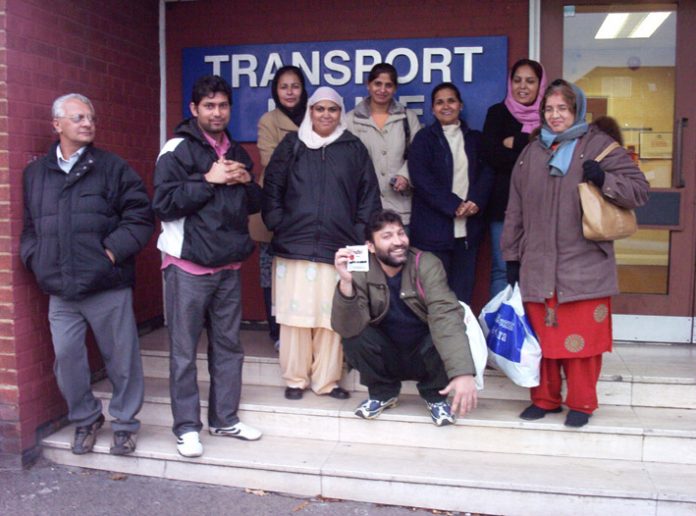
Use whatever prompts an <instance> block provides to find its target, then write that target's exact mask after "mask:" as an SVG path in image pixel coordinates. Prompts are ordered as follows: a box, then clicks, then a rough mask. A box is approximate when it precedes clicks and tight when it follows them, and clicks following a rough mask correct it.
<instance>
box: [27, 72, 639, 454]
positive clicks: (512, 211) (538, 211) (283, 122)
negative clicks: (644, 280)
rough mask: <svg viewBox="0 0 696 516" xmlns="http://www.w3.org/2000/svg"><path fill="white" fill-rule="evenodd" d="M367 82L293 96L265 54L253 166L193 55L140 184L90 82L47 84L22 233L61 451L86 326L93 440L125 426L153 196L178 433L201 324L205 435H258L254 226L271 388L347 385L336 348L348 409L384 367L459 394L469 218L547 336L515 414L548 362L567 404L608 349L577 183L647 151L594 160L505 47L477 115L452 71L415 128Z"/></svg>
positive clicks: (597, 148)
mask: <svg viewBox="0 0 696 516" xmlns="http://www.w3.org/2000/svg"><path fill="white" fill-rule="evenodd" d="M366 85H367V91H368V96H367V97H366V98H365V99H364V100H362V101H361V102H360V103H359V104H358V105H357V106H356V107H355V109H354V110H352V111H351V112H349V113H346V110H345V106H344V103H343V99H342V98H341V97H340V95H339V94H338V93H337V92H336V91H335V90H333V89H332V88H329V87H319V88H317V89H316V90H315V91H314V92H313V93H312V95H311V96H309V92H308V91H307V88H306V83H305V80H304V76H303V74H302V71H301V70H300V69H299V68H297V67H294V66H284V67H282V68H280V69H279V70H278V72H277V73H276V74H275V78H274V79H273V82H272V87H271V90H272V91H271V94H272V96H273V99H274V101H275V103H276V107H275V109H274V110H272V111H270V112H268V113H266V114H265V115H263V117H262V118H261V120H260V121H259V124H258V128H259V136H258V148H259V151H260V155H261V162H262V166H263V170H262V174H261V175H260V177H259V178H255V177H254V176H253V175H252V172H251V170H252V160H251V158H250V157H249V155H248V154H247V153H246V152H245V150H244V149H243V148H242V147H241V145H239V144H238V143H237V142H235V141H234V140H233V139H232V138H231V137H230V134H229V132H228V130H227V126H228V124H229V121H230V112H231V109H232V93H231V88H230V86H229V84H228V83H227V82H226V81H225V80H224V79H222V78H220V77H218V76H204V77H201V78H200V79H199V80H198V81H196V83H195V85H194V87H193V92H192V97H191V102H190V110H191V113H192V117H191V118H188V119H186V120H184V121H183V122H181V123H180V124H179V125H178V126H177V128H176V129H175V134H174V137H173V138H172V139H170V140H169V141H168V142H167V143H166V144H165V145H164V147H163V148H162V150H161V152H160V155H159V157H158V159H157V163H156V168H155V178H154V199H153V201H152V203H150V201H149V199H148V197H147V195H146V193H145V189H144V188H143V185H142V182H141V180H140V179H139V178H138V176H137V174H136V173H135V172H134V171H133V170H132V169H131V168H130V167H129V166H128V165H127V164H126V163H125V162H124V161H123V160H121V159H120V158H118V157H116V156H114V155H113V154H110V153H108V152H105V151H102V150H99V149H97V148H95V147H94V146H93V145H92V141H93V139H94V129H95V114H94V108H93V106H92V104H91V103H90V101H89V100H88V99H87V98H86V97H83V96H82V95H77V94H70V95H66V96H63V97H60V98H58V99H57V100H56V101H55V103H54V106H53V127H54V129H55V131H56V133H57V134H58V136H59V141H58V142H57V143H56V144H55V145H54V147H53V148H52V150H51V151H49V153H48V155H47V156H45V157H44V158H42V159H40V160H37V161H36V162H34V163H32V164H30V165H29V166H28V167H27V169H26V171H25V174H24V201H25V215H24V230H23V233H22V238H21V254H22V260H23V261H24V263H25V264H26V266H27V268H29V269H30V270H31V271H32V272H33V273H34V274H35V275H36V277H37V280H38V282H39V285H40V286H41V287H42V289H43V290H44V291H45V292H47V293H48V294H49V295H50V305H49V321H50V327H51V333H52V336H53V344H54V349H55V352H56V362H55V373H56V377H57V379H58V385H59V387H60V390H61V392H62V394H63V396H64V397H65V399H66V401H67V403H68V407H69V419H70V420H71V421H72V422H74V423H75V425H76V430H75V439H74V443H73V452H74V453H87V452H89V451H91V449H92V447H93V445H94V442H95V439H96V434H97V431H98V430H99V428H100V427H101V426H102V425H103V423H104V416H103V415H102V407H101V404H100V402H99V400H97V399H96V398H95V397H94V396H93V395H92V393H91V390H90V385H89V376H90V375H89V367H88V364H87V359H86V351H85V347H84V335H85V331H86V327H87V325H89V326H91V327H92V329H93V330H94V332H95V336H96V340H97V344H98V346H99V349H100V351H101V353H102V356H103V358H104V360H105V363H106V370H107V373H108V376H109V378H110V380H111V382H112V384H113V386H114V394H113V397H112V400H111V403H110V407H109V411H110V413H111V415H112V416H113V418H114V421H113V422H112V428H113V429H114V437H113V445H112V447H111V452H112V453H115V454H128V453H131V452H132V451H133V450H134V449H135V434H136V432H137V430H138V425H139V423H138V420H137V419H136V418H135V416H136V414H137V412H138V411H139V409H140V406H141V405H142V400H143V378H142V376H143V375H142V366H141V364H140V357H139V353H138V341H137V328H136V326H135V320H134V317H133V311H132V299H131V288H132V284H133V280H134V269H133V258H134V256H135V254H137V252H138V251H139V250H140V249H142V247H143V246H144V245H145V244H146V243H147V241H148V239H149V238H150V236H151V234H152V231H153V229H154V222H153V214H154V215H156V216H157V217H158V218H159V219H160V220H161V227H162V231H161V233H160V235H159V238H158V241H157V247H158V249H159V250H160V251H161V252H162V270H163V274H164V278H165V281H166V288H165V315H166V320H167V327H168V332H169V339H170V394H171V403H172V413H173V420H174V424H173V432H174V434H175V436H176V438H177V450H178V451H179V453H180V454H181V455H183V456H186V457H196V456H199V455H201V454H202V453H203V446H202V444H201V441H200V437H199V434H200V431H201V430H202V428H203V424H202V422H201V418H200V410H201V403H200V396H199V389H198V384H197V377H196V351H197V348H198V345H199V340H200V337H201V334H202V332H203V329H205V330H206V331H207V337H208V342H207V351H208V368H209V372H210V392H209V403H208V406H209V408H208V428H209V432H210V434H211V435H214V436H227V437H236V438H241V439H246V440H256V439H259V438H260V437H261V432H260V431H259V430H257V429H255V428H253V427H251V426H249V425H247V424H244V423H242V422H241V421H240V420H239V417H238V415H237V411H238V407H239V400H240V394H241V377H242V375H241V373H242V364H243V358H244V352H243V349H242V346H241V343H240V338H239V328H240V318H241V290H240V267H241V263H242V262H243V261H244V260H245V259H247V258H248V257H249V256H250V254H251V253H252V251H253V249H254V242H253V240H252V238H251V237H250V234H249V233H250V232H251V233H252V234H253V235H254V238H255V239H257V240H258V241H260V242H262V245H261V252H260V261H261V282H262V287H263V288H264V299H265V302H266V312H267V317H268V320H269V327H270V331H271V336H272V338H273V340H274V341H277V343H278V344H279V357H280V367H281V374H282V377H283V379H284V381H285V383H286V388H285V397H286V398H287V399H289V400H297V399H300V398H302V397H303V396H304V393H305V391H306V390H307V389H311V390H312V391H313V392H314V393H315V394H317V395H326V396H330V397H332V398H336V399H347V398H349V397H350V393H349V392H348V391H347V390H345V389H344V388H343V387H341V385H340V381H341V377H342V375H343V371H344V361H345V363H347V364H348V366H349V367H352V368H354V369H356V370H357V371H358V372H359V375H360V381H361V383H363V384H364V385H365V386H367V388H368V398H367V399H366V400H364V401H363V402H362V403H360V405H359V406H358V407H357V408H356V410H355V414H356V415H357V416H359V417H363V418H365V419H373V418H375V417H377V416H379V414H381V412H382V411H383V410H385V409H388V408H391V407H393V406H395V405H396V403H397V401H398V396H399V391H400V385H401V381H403V380H415V381H417V387H418V391H419V393H420V395H421V397H422V398H423V399H424V401H425V402H426V405H427V408H428V411H429V414H430V416H431V418H432V420H433V422H434V423H435V424H436V425H438V426H442V425H447V424H452V423H454V422H455V418H456V416H457V415H464V414H466V413H467V412H468V411H470V410H472V409H473V408H474V407H475V406H476V402H477V395H476V387H475V382H474V376H475V374H476V372H475V369H474V365H473V360H472V357H471V352H470V350H469V346H468V338H467V335H466V328H465V325H464V322H463V319H464V311H463V308H462V306H461V304H460V302H465V303H468V302H470V299H471V295H472V291H473V286H474V280H475V278H476V256H477V253H478V248H479V245H480V243H481V241H482V239H483V238H484V235H485V233H486V230H487V229H489V231H490V236H491V246H492V250H493V252H492V256H493V263H492V278H491V294H492V295H495V294H496V293H497V292H499V291H500V290H502V289H503V288H505V286H506V285H507V284H514V283H518V282H519V284H520V288H521V292H522V295H523V299H524V302H525V309H526V311H527V314H528V316H529V319H530V322H531V325H532V327H533V329H534V330H535V332H536V334H537V336H538V338H539V340H540V343H541V346H542V350H543V359H542V364H541V383H540V385H539V387H536V388H533V389H532V390H531V399H532V404H531V405H530V406H529V407H527V408H526V409H525V410H524V411H523V412H522V413H521V414H520V417H522V418H523V419H527V420H531V419H539V418H541V417H544V415H545V414H546V413H549V412H560V411H561V410H562V409H561V404H562V403H563V402H564V401H563V400H562V398H561V369H563V370H564V372H565V376H566V379H567V384H568V393H567V397H566V399H565V402H564V403H565V404H566V405H567V407H568V408H569V409H570V410H569V413H568V415H567V418H566V424H567V425H568V426H576V427H577V426H582V425H584V424H586V423H587V421H588V419H589V417H590V416H591V414H592V413H593V411H594V410H595V409H596V408H597V396H596V383H597V379H598V376H599V372H600V369H601V356H602V353H603V352H604V351H609V350H610V349H611V342H612V338H611V304H610V297H611V296H612V295H614V294H616V293H618V288H617V279H616V268H615V261H614V254H613V246H612V243H611V242H595V241H590V240H586V239H585V238H584V237H583V235H582V227H581V215H582V214H581V209H580V203H579V200H578V193H577V185H578V184H579V183H580V182H583V181H590V182H592V183H594V184H595V185H596V186H597V187H599V188H600V189H601V191H602V193H603V195H604V196H605V197H606V198H607V199H608V200H610V201H611V202H614V203H616V204H617V205H619V206H622V207H626V208H634V207H637V206H639V205H641V204H643V203H644V202H645V201H646V198H647V190H648V183H647V181H646V180H645V178H644V176H643V174H642V173H641V172H640V170H639V169H638V168H637V166H636V165H635V163H634V162H633V161H632V160H631V158H630V157H629V155H628V154H627V153H626V151H625V150H623V149H621V148H619V149H615V150H613V151H612V152H610V153H609V154H608V155H607V156H606V158H604V160H603V161H602V162H601V164H600V163H598V162H597V161H595V160H594V158H595V157H596V156H597V155H599V154H600V153H601V152H602V151H603V149H604V148H605V147H607V145H608V144H609V143H611V142H612V139H611V137H610V136H608V135H607V134H605V133H604V132H602V131H601V130H600V129H599V128H597V127H595V126H593V125H588V124H587V123H586V122H585V110H586V100H585V96H584V93H583V92H582V91H581V90H580V89H579V88H578V87H577V86H575V85H573V84H570V83H568V82H566V81H564V80H561V79H559V80H555V81H553V82H551V83H550V84H549V85H548V87H547V78H546V76H545V73H544V70H543V67H542V66H541V65H540V64H539V63H537V62H535V61H531V60H527V59H523V60H520V61H518V62H517V63H515V65H514V66H513V67H512V70H511V73H510V77H509V81H508V92H507V96H506V98H505V99H504V101H503V102H501V103H500V104H496V105H494V106H492V107H491V108H490V109H489V111H488V114H487V117H486V122H485V125H484V130H483V132H480V131H477V130H473V129H470V128H469V127H468V126H467V125H466V123H465V121H464V120H463V119H462V118H461V111H462V108H463V102H462V97H461V94H460V92H459V89H458V88H457V86H456V85H454V84H452V83H448V82H446V83H442V84H439V85H437V86H436V87H435V88H434V89H433V91H432V94H431V108H432V112H433V114H434V117H435V121H434V122H433V123H432V124H431V125H429V126H427V127H424V128H421V126H420V123H419V121H418V117H417V116H416V114H415V113H414V112H413V111H411V110H409V109H406V108H405V107H404V106H403V105H401V104H400V103H399V102H397V101H396V99H395V98H394V97H395V93H396V90H397V88H398V75H397V71H396V69H395V68H394V67H393V66H392V65H390V64H387V63H380V64H377V65H375V66H374V67H373V69H372V70H371V72H370V73H369V75H368V78H367V82H366ZM256 213H260V214H261V219H262V222H263V224H262V223H261V220H260V219H259V218H258V216H257V217H256V220H252V223H251V225H249V218H250V216H253V215H254V214H256ZM252 218H253V217H252ZM249 228H251V229H249ZM359 244H365V245H366V248H367V252H368V256H369V259H368V260H367V263H368V264H369V269H368V270H366V271H365V270H355V269H354V268H352V267H351V264H352V263H353V261H354V259H355V253H356V252H357V251H356V249H355V248H353V247H347V246H354V245H359ZM449 396H452V402H451V403H450V402H448V397H449Z"/></svg>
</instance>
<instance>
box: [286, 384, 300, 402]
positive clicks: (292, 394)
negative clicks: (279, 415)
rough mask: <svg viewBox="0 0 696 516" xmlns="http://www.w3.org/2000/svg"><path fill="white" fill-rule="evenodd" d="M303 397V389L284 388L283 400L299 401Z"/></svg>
mask: <svg viewBox="0 0 696 516" xmlns="http://www.w3.org/2000/svg"><path fill="white" fill-rule="evenodd" d="M302 396H304V389H300V388H299V387H286V388H285V398H286V399H289V400H301V399H302Z"/></svg>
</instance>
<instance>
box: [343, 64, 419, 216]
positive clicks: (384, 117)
mask: <svg viewBox="0 0 696 516" xmlns="http://www.w3.org/2000/svg"><path fill="white" fill-rule="evenodd" d="M397 86H398V76H397V72H396V68H394V67H393V66H392V65H390V64H389V63H378V64H376V65H375V66H373V67H372V70H370V73H369V74H368V76H367V91H368V93H369V96H368V97H367V98H366V99H364V100H363V101H362V102H360V103H359V104H358V105H357V106H356V107H355V109H354V110H353V111H351V112H350V113H348V114H347V115H346V125H347V127H348V130H349V131H350V132H351V133H353V134H354V135H355V136H357V137H358V138H360V140H361V141H362V142H363V143H364V144H365V147H367V151H368V152H369V153H370V159H372V163H373V165H374V166H375V173H376V174H377V180H378V181H379V191H380V198H381V200H382V206H384V208H385V209H391V210H394V211H395V212H397V213H398V214H399V215H401V219H402V220H403V221H404V225H405V226H408V224H409V222H410V219H411V184H410V180H409V175H408V163H407V161H406V160H407V158H408V146H409V145H410V143H411V141H412V140H413V137H414V136H415V135H416V133H417V132H418V131H419V130H420V128H421V126H420V122H419V121H418V115H416V113H415V112H414V111H412V110H410V109H406V108H405V107H404V106H403V105H401V104H399V103H398V102H397V101H396V100H394V94H395V93H396V88H397Z"/></svg>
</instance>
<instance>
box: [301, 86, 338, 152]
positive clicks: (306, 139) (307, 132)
mask: <svg viewBox="0 0 696 516" xmlns="http://www.w3.org/2000/svg"><path fill="white" fill-rule="evenodd" d="M322 100H330V101H331V102H334V103H336V104H337V105H338V107H340V108H341V117H340V119H339V121H338V126H336V129H335V130H334V132H333V133H331V134H330V135H329V136H319V135H318V134H317V133H315V132H314V129H312V116H311V109H312V106H313V105H314V104H316V103H317V102H321V101H322ZM345 130H346V110H345V108H344V106H343V98H341V96H340V95H339V94H338V93H336V90H334V89H333V88H329V87H328V86H322V87H320V88H317V90H316V91H315V92H314V94H313V95H312V96H311V97H309V101H308V102H307V111H305V116H304V119H303V120H302V123H301V124H300V129H299V130H298V136H299V138H300V140H302V142H303V143H304V144H305V145H306V146H307V147H309V148H310V149H319V148H321V147H324V146H325V145H329V144H330V143H333V142H335V141H336V140H337V139H338V137H339V136H341V135H342V134H343V131H345Z"/></svg>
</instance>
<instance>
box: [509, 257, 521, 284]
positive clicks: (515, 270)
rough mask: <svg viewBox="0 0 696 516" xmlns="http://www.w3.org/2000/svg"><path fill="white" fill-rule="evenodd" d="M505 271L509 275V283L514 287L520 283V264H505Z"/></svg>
mask: <svg viewBox="0 0 696 516" xmlns="http://www.w3.org/2000/svg"><path fill="white" fill-rule="evenodd" d="M505 271H506V273H507V282H508V283H509V284H510V285H512V286H514V285H515V283H519V281H520V262H505Z"/></svg>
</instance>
